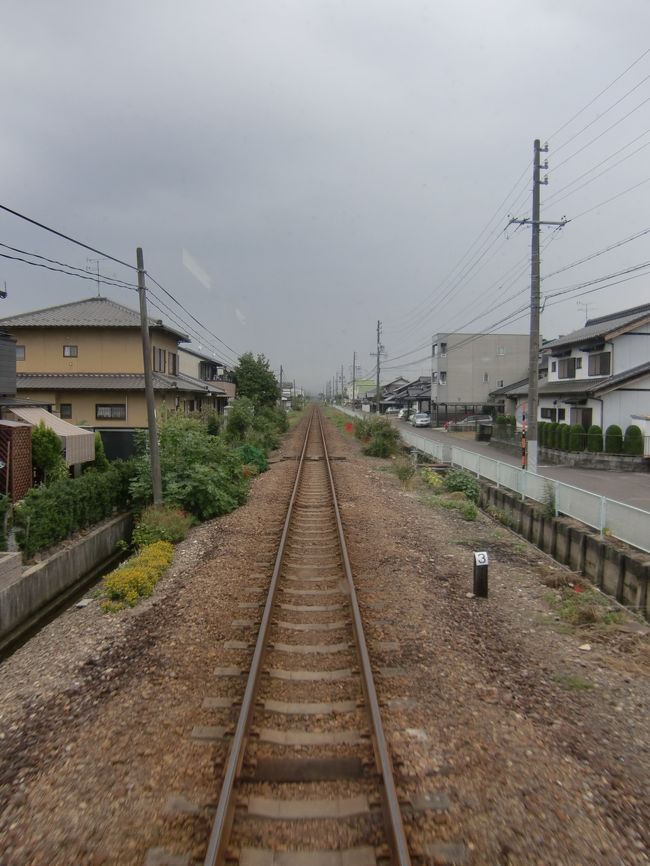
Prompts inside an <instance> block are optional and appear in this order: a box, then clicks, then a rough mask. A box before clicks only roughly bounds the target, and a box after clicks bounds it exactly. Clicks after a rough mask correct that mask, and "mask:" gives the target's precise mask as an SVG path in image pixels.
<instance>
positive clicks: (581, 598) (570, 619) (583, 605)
mask: <svg viewBox="0 0 650 866" xmlns="http://www.w3.org/2000/svg"><path fill="white" fill-rule="evenodd" d="M547 598H548V599H549V603H550V605H551V607H552V608H553V610H554V611H555V613H556V614H557V616H559V618H560V620H561V621H562V622H565V623H567V624H568V625H571V626H588V625H601V626H609V625H615V624H616V623H619V622H620V621H621V619H622V614H621V613H620V612H619V611H616V610H612V608H611V607H610V602H609V600H608V599H607V598H605V597H604V596H603V595H601V594H600V593H599V592H596V590H595V589H593V588H592V587H590V586H588V585H585V584H582V583H574V584H573V585H571V584H569V585H567V586H560V587H559V588H558V589H557V591H556V592H555V593H548V594H547Z"/></svg>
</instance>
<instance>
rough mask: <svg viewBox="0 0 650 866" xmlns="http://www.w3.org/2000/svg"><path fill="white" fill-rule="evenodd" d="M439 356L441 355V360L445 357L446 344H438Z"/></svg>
mask: <svg viewBox="0 0 650 866" xmlns="http://www.w3.org/2000/svg"><path fill="white" fill-rule="evenodd" d="M440 354H441V355H442V357H443V358H444V357H445V356H446V355H447V344H446V343H441V344H440Z"/></svg>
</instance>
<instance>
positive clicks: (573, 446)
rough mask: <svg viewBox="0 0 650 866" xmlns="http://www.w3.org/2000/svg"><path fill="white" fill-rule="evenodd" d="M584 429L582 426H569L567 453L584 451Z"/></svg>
mask: <svg viewBox="0 0 650 866" xmlns="http://www.w3.org/2000/svg"><path fill="white" fill-rule="evenodd" d="M584 448H585V428H584V427H583V426H582V424H571V426H570V427H569V451H584Z"/></svg>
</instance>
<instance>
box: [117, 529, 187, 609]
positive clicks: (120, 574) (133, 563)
mask: <svg viewBox="0 0 650 866" xmlns="http://www.w3.org/2000/svg"><path fill="white" fill-rule="evenodd" d="M173 556H174V548H173V547H172V545H171V544H170V543H169V542H168V541H157V542H155V543H154V544H148V545H147V546H146V547H143V548H142V550H141V551H140V552H139V553H138V554H137V555H136V556H133V557H131V559H128V560H127V561H126V562H125V563H123V564H122V565H121V566H119V568H116V569H115V571H112V572H111V573H110V574H109V575H108V577H107V578H106V580H105V583H104V592H105V594H106V595H107V596H108V598H109V601H106V602H104V604H103V605H102V607H103V609H104V610H105V611H116V610H121V609H122V608H124V607H134V606H135V605H136V604H137V603H138V601H139V600H140V599H141V598H146V597H147V596H150V595H151V593H152V592H153V590H154V587H155V585H156V584H157V583H158V581H159V580H160V578H161V577H162V575H163V573H164V571H165V570H166V569H167V568H168V567H169V564H170V563H171V561H172V559H173Z"/></svg>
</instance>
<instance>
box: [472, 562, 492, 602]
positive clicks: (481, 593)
mask: <svg viewBox="0 0 650 866" xmlns="http://www.w3.org/2000/svg"><path fill="white" fill-rule="evenodd" d="M488 564H489V559H488V555H487V551H485V550H481V551H475V553H474V595H476V596H478V597H479V598H487V595H488Z"/></svg>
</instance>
